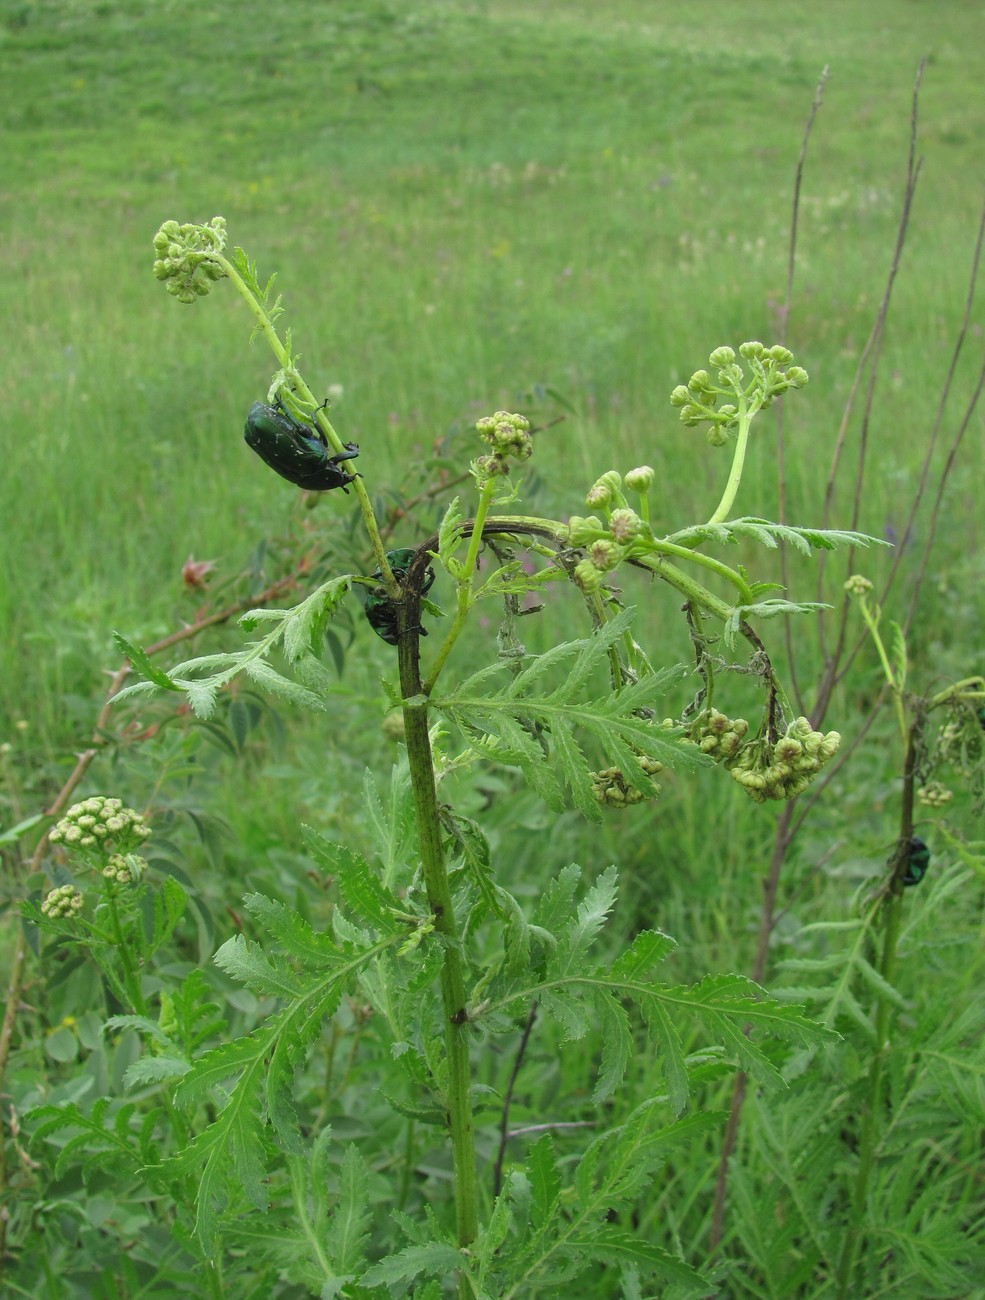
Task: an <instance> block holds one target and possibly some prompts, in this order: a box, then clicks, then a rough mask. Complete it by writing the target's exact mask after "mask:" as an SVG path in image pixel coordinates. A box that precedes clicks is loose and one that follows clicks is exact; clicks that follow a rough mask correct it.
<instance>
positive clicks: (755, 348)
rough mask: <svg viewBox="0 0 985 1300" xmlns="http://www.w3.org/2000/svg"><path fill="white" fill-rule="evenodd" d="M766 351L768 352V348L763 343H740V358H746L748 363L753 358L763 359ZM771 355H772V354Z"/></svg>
mask: <svg viewBox="0 0 985 1300" xmlns="http://www.w3.org/2000/svg"><path fill="white" fill-rule="evenodd" d="M765 351H766V348H765V347H764V346H763V344H762V343H757V342H755V341H753V342H750V343H740V344H739V356H740V357H745V359H746V360H747V361H748V360H749V359H750V358H751V357H761V356H762V355H763V353H764V352H765ZM771 355H772V354H771Z"/></svg>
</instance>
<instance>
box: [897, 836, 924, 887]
mask: <svg viewBox="0 0 985 1300" xmlns="http://www.w3.org/2000/svg"><path fill="white" fill-rule="evenodd" d="M929 866H930V849H928V848H927V845H926V844H925V843H924V842H923V840H922V839H921V838H920V836H919V835H914V836H912V837H911V839H910V842H909V844H908V845H907V851H906V871H904V873H903V884H904V885H919V884H920V881H921V880H923V878H924V876H925V875H926V874H927V868H928V867H929Z"/></svg>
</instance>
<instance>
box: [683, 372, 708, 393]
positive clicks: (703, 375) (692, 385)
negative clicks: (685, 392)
mask: <svg viewBox="0 0 985 1300" xmlns="http://www.w3.org/2000/svg"><path fill="white" fill-rule="evenodd" d="M687 386H688V388H689V389H690V390H691V392H692V393H710V392H712V391H713V385H712V382H711V377H710V375H709V374H708V371H707V370H696V371H695V372H694V374H693V375H692V376H691V378H690V379H689V380H688V381H687Z"/></svg>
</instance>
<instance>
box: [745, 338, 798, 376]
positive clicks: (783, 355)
mask: <svg viewBox="0 0 985 1300" xmlns="http://www.w3.org/2000/svg"><path fill="white" fill-rule="evenodd" d="M765 350H766V349H765V348H764V349H763V351H765ZM740 351H741V349H740ZM760 355H762V353H761V354H760ZM769 355H770V360H771V361H775V362H776V363H777V364H778V365H781V366H788V365H789V364H790V362H791V361H792V360H793V353H792V352H791V351H790V349H789V348H785V347H784V346H783V344H782V343H774V344H773V346H772V347H771V348H770V350H769ZM789 373H790V372H789V371H787V374H788V375H789Z"/></svg>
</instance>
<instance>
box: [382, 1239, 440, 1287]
mask: <svg viewBox="0 0 985 1300" xmlns="http://www.w3.org/2000/svg"><path fill="white" fill-rule="evenodd" d="M461 1263H462V1257H461V1255H459V1253H458V1251H457V1250H456V1249H455V1247H454V1246H449V1245H448V1244H447V1243H446V1242H443V1241H429V1242H427V1243H426V1244H425V1245H422V1246H406V1247H405V1248H404V1249H403V1250H401V1251H398V1252H397V1253H396V1254H395V1255H388V1256H387V1257H386V1258H385V1259H381V1260H380V1262H379V1263H378V1264H374V1265H373V1266H372V1268H369V1269H367V1270H366V1272H365V1273H364V1274H363V1275H362V1277H361V1278H360V1279H359V1280H360V1282H361V1283H362V1285H363V1286H393V1285H395V1284H396V1283H398V1282H412V1281H413V1280H414V1278H415V1277H420V1275H421V1274H422V1273H424V1274H428V1275H431V1276H436V1277H446V1276H447V1275H448V1274H452V1273H454V1272H455V1271H456V1270H457V1269H458V1268H459V1267H460V1265H461Z"/></svg>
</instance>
